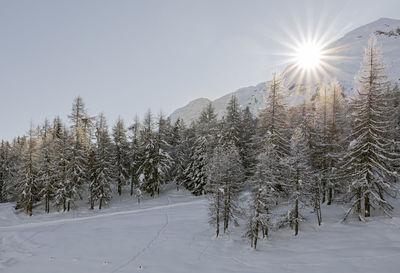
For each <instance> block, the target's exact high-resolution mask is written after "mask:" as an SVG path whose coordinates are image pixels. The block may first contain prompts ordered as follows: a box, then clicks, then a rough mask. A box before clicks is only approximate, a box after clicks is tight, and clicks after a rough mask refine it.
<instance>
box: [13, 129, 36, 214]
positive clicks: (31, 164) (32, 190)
mask: <svg viewBox="0 0 400 273" xmlns="http://www.w3.org/2000/svg"><path fill="white" fill-rule="evenodd" d="M37 135H38V133H37V132H35V131H34V129H33V127H32V125H31V128H30V130H29V135H28V137H27V139H26V144H25V149H24V154H23V158H22V160H23V161H22V164H21V166H20V169H19V172H18V177H19V181H18V196H19V200H18V202H17V206H16V208H23V209H24V210H25V211H26V213H27V214H28V215H29V216H32V211H33V205H34V203H35V201H36V200H37V199H38V182H37V172H38V165H37V164H38V162H37V160H38V156H39V155H38V139H37Z"/></svg>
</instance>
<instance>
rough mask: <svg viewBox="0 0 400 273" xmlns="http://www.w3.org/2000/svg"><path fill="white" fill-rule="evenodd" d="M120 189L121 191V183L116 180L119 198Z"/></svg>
mask: <svg viewBox="0 0 400 273" xmlns="http://www.w3.org/2000/svg"><path fill="white" fill-rule="evenodd" d="M121 193H122V189H121V181H120V180H118V195H119V196H121Z"/></svg>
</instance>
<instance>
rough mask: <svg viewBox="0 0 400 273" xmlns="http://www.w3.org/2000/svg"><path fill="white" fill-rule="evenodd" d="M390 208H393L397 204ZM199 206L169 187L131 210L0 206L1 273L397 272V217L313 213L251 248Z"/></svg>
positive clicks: (337, 209) (203, 203)
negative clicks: (217, 231) (218, 228)
mask: <svg viewBox="0 0 400 273" xmlns="http://www.w3.org/2000/svg"><path fill="white" fill-rule="evenodd" d="M397 205H398V204H397ZM397 207H399V206H397ZM207 212H208V211H207V200H206V199H205V198H204V197H194V196H191V195H190V194H189V193H187V192H186V191H182V190H181V191H176V190H174V189H172V188H171V189H169V190H167V191H166V192H164V193H163V194H162V195H161V196H160V197H158V198H155V199H147V200H144V201H143V202H142V203H141V204H137V203H136V202H135V201H133V200H131V199H130V197H129V196H128V195H125V196H124V197H123V198H121V199H120V200H114V201H113V203H112V207H111V208H106V209H104V210H102V211H101V212H99V211H88V210H86V209H83V208H82V209H80V210H78V211H74V212H71V213H65V214H62V213H57V212H55V213H51V214H49V215H38V216H33V217H30V218H29V217H28V216H26V215H24V214H16V213H15V211H14V210H13V208H12V205H11V204H1V205H0V272H6V273H14V272H32V273H34V272H35V273H36V272H37V273H46V272H49V273H56V272H57V273H62V272H68V273H70V272H75V273H79V272H82V273H89V272H107V273H111V272H120V273H123V272H152V273H170V272H171V273H178V272H182V273H189V272H241V273H243V272H249V273H250V272H251V273H256V272H274V273H279V272H335V273H337V272H362V273H367V272H399V270H400V217H399V213H398V211H395V214H396V216H395V217H393V218H391V219H390V218H387V217H375V218H372V219H371V220H370V221H369V222H368V223H359V222H357V221H353V220H351V221H349V222H346V223H341V222H340V219H341V217H342V216H343V213H344V208H342V207H341V206H340V205H335V206H332V207H330V208H329V210H326V207H324V211H323V212H324V213H323V216H324V224H323V225H322V226H321V227H318V226H317V225H316V221H315V219H314V217H313V216H312V214H309V213H307V211H305V212H304V214H305V215H306V217H307V218H308V221H307V222H305V223H303V224H302V225H301V229H300V234H299V236H298V237H295V236H293V232H292V231H291V230H288V229H283V230H279V231H276V232H272V233H271V234H270V237H269V238H268V240H264V241H261V243H260V244H259V248H258V249H257V250H253V249H251V248H250V247H249V244H248V242H247V241H246V240H245V239H243V238H242V234H243V229H244V226H243V225H242V226H240V227H237V228H232V231H231V232H230V233H229V234H226V235H223V236H221V237H220V238H215V237H214V229H213V228H212V227H210V226H209V224H208V217H207Z"/></svg>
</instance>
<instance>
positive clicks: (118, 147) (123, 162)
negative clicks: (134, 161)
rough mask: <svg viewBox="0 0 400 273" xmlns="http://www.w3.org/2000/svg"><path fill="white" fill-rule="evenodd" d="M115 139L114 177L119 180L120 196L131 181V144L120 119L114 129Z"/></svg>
mask: <svg viewBox="0 0 400 273" xmlns="http://www.w3.org/2000/svg"><path fill="white" fill-rule="evenodd" d="M113 137H114V146H113V148H114V152H113V156H114V159H113V162H114V172H115V174H114V176H115V178H116V180H117V187H118V194H119V195H121V193H122V186H124V185H125V184H126V183H127V181H128V179H129V161H130V160H129V144H128V140H127V137H126V130H125V125H124V122H123V121H122V120H121V119H118V121H117V123H116V124H115V126H114V128H113Z"/></svg>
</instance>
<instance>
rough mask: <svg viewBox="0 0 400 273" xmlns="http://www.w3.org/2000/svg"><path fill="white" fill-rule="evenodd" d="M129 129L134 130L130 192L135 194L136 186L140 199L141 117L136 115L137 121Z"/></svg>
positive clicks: (131, 144)
mask: <svg viewBox="0 0 400 273" xmlns="http://www.w3.org/2000/svg"><path fill="white" fill-rule="evenodd" d="M129 130H130V131H131V132H132V137H131V143H130V153H129V154H130V164H129V169H130V176H131V181H130V192H131V196H132V195H133V194H134V190H135V187H134V186H136V195H137V197H138V201H139V200H140V198H141V195H142V192H141V189H140V187H139V177H138V174H137V171H138V168H139V161H138V160H139V153H140V150H139V144H140V139H139V138H140V122H139V117H138V116H135V121H134V123H133V125H132V126H131V127H129Z"/></svg>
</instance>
